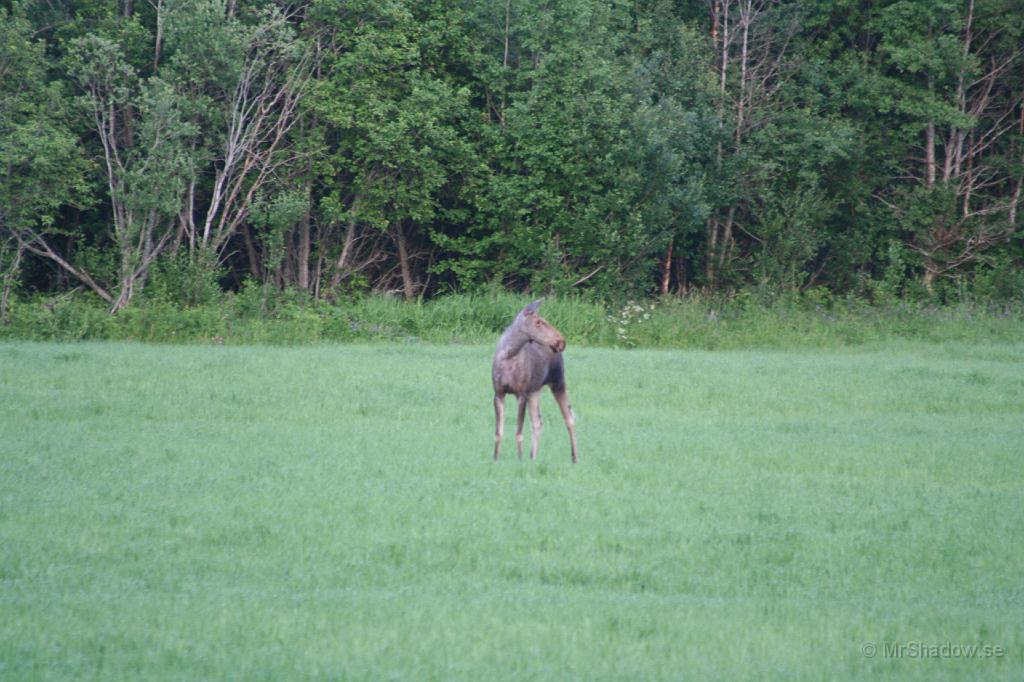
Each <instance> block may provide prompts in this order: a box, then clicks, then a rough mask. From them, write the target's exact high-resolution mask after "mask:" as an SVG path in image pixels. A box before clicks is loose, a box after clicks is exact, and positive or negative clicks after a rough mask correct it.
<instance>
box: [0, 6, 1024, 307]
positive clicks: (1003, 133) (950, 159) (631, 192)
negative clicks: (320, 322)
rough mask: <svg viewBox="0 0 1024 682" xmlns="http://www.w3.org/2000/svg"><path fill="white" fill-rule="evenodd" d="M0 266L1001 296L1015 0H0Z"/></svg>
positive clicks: (5, 279)
mask: <svg viewBox="0 0 1024 682" xmlns="http://www.w3.org/2000/svg"><path fill="white" fill-rule="evenodd" d="M0 93H2V94H0V277H2V284H3V304H4V307H6V304H7V301H8V299H9V297H10V296H12V295H17V296H22V295H24V296H32V295H34V294H35V293H38V292H44V293H53V292H62V291H69V290H76V289H77V290H81V291H83V292H91V293H90V294H88V295H90V296H91V295H95V296H98V297H99V298H101V299H102V300H103V301H105V302H106V304H107V305H108V306H109V309H110V310H111V311H117V310H120V309H122V308H124V307H125V306H129V305H131V304H132V301H133V300H135V298H136V297H139V296H143V297H144V296H145V291H146V287H147V286H148V285H152V283H153V282H154V281H155V280H157V279H159V278H161V277H162V278H164V280H165V281H166V280H169V279H173V278H177V279H175V280H174V281H177V282H179V283H181V282H184V284H182V285H181V286H182V287H183V288H184V289H187V288H188V286H196V283H197V282H198V283H200V284H201V283H204V282H205V283H211V282H212V283H215V285H216V286H219V287H222V288H224V289H237V288H240V287H242V286H243V285H244V284H245V282H247V281H253V282H257V283H260V284H262V285H266V286H271V287H278V288H282V289H285V288H287V289H294V290H301V291H306V292H308V293H309V295H310V296H311V297H315V298H317V299H323V298H327V299H331V298H333V297H337V296H344V295H350V294H358V293H362V292H373V291H385V292H393V293H396V294H398V295H401V296H404V297H405V298H416V297H421V296H433V295H437V294H443V293H445V292H449V291H474V290H478V289H480V288H483V287H497V288H503V289H508V290H513V291H525V290H531V291H544V292H554V293H558V294H567V293H571V292H581V293H582V292H585V294H586V295H588V296H595V297H599V298H601V297H614V296H622V295H623V294H628V295H631V296H645V295H648V296H649V295H659V294H660V295H684V294H686V293H688V292H692V291H702V292H729V291H737V290H741V289H745V288H751V289H758V290H761V291H771V292H800V291H807V290H808V289H813V288H822V289H821V290H827V291H829V292H831V293H834V294H836V295H854V296H863V297H865V298H870V297H871V296H872V295H875V294H877V293H878V292H880V291H884V292H887V293H888V294H893V293H895V294H896V295H901V293H902V292H905V291H911V290H913V291H917V292H919V293H920V294H921V295H925V296H928V295H932V296H942V295H943V293H942V292H944V291H949V290H950V289H951V287H957V288H959V289H961V290H962V289H963V288H964V287H971V288H972V290H974V291H977V292H978V294H979V295H984V296H991V297H999V296H1002V297H1006V296H1020V294H1021V292H1022V290H1024V289H1022V287H1024V276H1022V275H1021V272H1022V269H1024V268H1022V264H1024V240H1022V236H1021V230H1020V220H1021V218H1020V207H1021V199H1022V197H1021V189H1022V184H1024V102H1022V99H1024V2H1022V1H1021V0H882V1H879V2H868V1H865V0H828V1H825V0H799V1H795V0H788V1H787V0H674V1H670V0H603V1H598V0H492V1H489V2H482V1H480V0H451V1H449V0H294V1H291V2H289V1H287V0H116V1H114V0H5V1H3V2H0Z"/></svg>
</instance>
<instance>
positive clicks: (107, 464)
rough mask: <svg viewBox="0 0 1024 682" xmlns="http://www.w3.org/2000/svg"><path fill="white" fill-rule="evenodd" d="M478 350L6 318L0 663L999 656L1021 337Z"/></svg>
mask: <svg viewBox="0 0 1024 682" xmlns="http://www.w3.org/2000/svg"><path fill="white" fill-rule="evenodd" d="M570 342H571V339H570ZM490 354H491V347H490V346H489V345H488V346H482V345H471V346H458V345H451V346H440V345H425V344H419V343H410V344H380V345H353V346H330V345H321V346H314V347H304V348H282V347H278V348H268V347H262V348H255V347H244V346H223V347H218V346H188V345H186V346H155V345H133V344H114V343H82V344H48V343H46V344H40V343H3V344H0V405H2V412H0V679H81V678H85V679H102V680H114V679H197V678H198V679H273V680H280V679H310V678H312V679H318V678H323V679H337V680H353V679H354V680H359V679H407V680H453V679H454V680H485V679H487V680H489V679H516V680H542V679H543V680H565V679H582V680H605V679H608V680H611V679H628V680H655V679H666V680H679V679H722V680H740V679H779V680H824V679H839V680H842V679H849V680H863V679H868V678H869V677H876V676H881V677H888V678H890V679H901V680H902V679H915V680H929V681H930V680H966V679H979V680H999V679H1007V680H1020V679H1021V677H1022V675H1024V591H1022V586H1024V344H1022V343H1017V344H1013V343H991V344H981V345H966V344H962V343H953V342H947V343H932V344H922V343H914V342H907V341H903V342H901V341H889V342H885V343H880V344H875V345H867V346H862V347H859V348H853V349H832V350H819V351H815V350H800V351H798V352H797V351H731V352H708V351H667V350H666V351H649V350H609V349H596V348H579V347H572V346H570V348H569V350H568V351H567V358H566V361H567V368H568V377H569V387H570V393H571V395H572V398H573V404H574V407H575V410H576V412H577V415H578V418H579V421H578V433H579V438H580V449H581V463H580V464H579V465H578V466H575V467H573V466H571V465H570V463H569V448H568V438H567V436H566V434H565V430H564V427H563V425H562V424H561V420H560V419H559V418H558V413H557V409H556V406H555V405H554V401H553V400H552V399H551V397H550V395H545V397H544V400H543V402H542V411H543V413H544V416H545V426H546V428H545V432H544V437H543V441H542V443H541V448H540V456H539V459H538V461H537V462H531V461H529V460H525V461H519V460H517V459H516V458H515V456H514V450H515V448H514V444H513V441H512V436H511V431H512V428H513V425H512V424H511V423H510V424H509V425H508V427H507V429H506V438H507V440H506V443H505V448H504V453H505V458H504V459H503V460H502V461H501V462H499V463H497V464H494V463H492V462H491V459H490V457H491V450H492V446H493V435H492V434H493V426H494V425H493V422H492V420H493V413H492V409H491V394H490V386H489V381H490V379H489V372H490ZM513 406H514V403H513V402H511V401H510V402H509V408H510V409H509V413H510V415H512V414H514V409H511V408H513ZM899 645H903V649H902V651H896V652H894V647H898V646H899ZM973 646H978V647H982V648H979V649H978V650H977V652H976V653H975V655H974V656H973V657H971V656H970V654H969V649H966V648H967V647H973ZM872 647H874V649H872ZM983 647H989V648H988V649H985V648H983ZM872 653H874V655H870V654H872ZM896 653H902V656H900V655H895V654H896ZM989 654H995V655H989ZM1000 654H1001V655H1000Z"/></svg>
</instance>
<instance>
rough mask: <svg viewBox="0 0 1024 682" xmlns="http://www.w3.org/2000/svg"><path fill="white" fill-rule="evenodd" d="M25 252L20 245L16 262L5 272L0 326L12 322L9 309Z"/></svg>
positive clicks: (0, 304) (0, 299) (0, 302)
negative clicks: (8, 312)
mask: <svg viewBox="0 0 1024 682" xmlns="http://www.w3.org/2000/svg"><path fill="white" fill-rule="evenodd" d="M24 252H25V247H24V246H22V245H20V244H19V245H18V247H17V248H16V249H15V251H14V260H12V261H11V265H10V267H9V268H7V269H6V270H5V272H4V286H3V291H0V324H4V325H8V324H10V323H11V320H10V318H9V317H8V315H7V309H8V305H9V304H10V300H11V289H13V288H14V282H15V280H16V279H17V277H18V266H19V265H21V255H22V254H23V253H24Z"/></svg>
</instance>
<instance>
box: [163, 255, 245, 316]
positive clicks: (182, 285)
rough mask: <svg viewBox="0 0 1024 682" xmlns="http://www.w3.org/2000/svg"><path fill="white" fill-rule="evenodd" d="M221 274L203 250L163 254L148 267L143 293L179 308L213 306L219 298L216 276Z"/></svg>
mask: <svg viewBox="0 0 1024 682" xmlns="http://www.w3.org/2000/svg"><path fill="white" fill-rule="evenodd" d="M224 274H225V270H224V268H223V267H221V266H219V265H218V264H217V262H216V260H215V259H214V258H213V256H212V254H210V253H208V252H206V251H198V252H197V253H196V254H195V255H194V256H188V255H187V254H185V253H178V254H171V255H167V256H164V257H163V258H160V259H159V260H157V261H156V263H154V265H153V267H152V268H150V272H149V282H148V284H147V285H146V293H145V297H146V299H147V300H152V301H160V302H162V303H167V304H170V305H172V306H178V307H180V308H195V307H199V306H211V307H213V306H215V305H217V304H218V303H219V302H220V301H221V300H222V299H223V296H224V295H223V292H222V291H221V288H220V283H219V280H220V278H221V277H223V276H224Z"/></svg>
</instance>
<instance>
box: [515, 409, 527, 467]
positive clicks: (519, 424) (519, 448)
mask: <svg viewBox="0 0 1024 682" xmlns="http://www.w3.org/2000/svg"><path fill="white" fill-rule="evenodd" d="M516 398H517V399H518V400H519V404H518V405H517V409H516V452H517V453H519V459H522V458H523V421H525V419H526V396H524V395H520V396H516Z"/></svg>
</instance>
